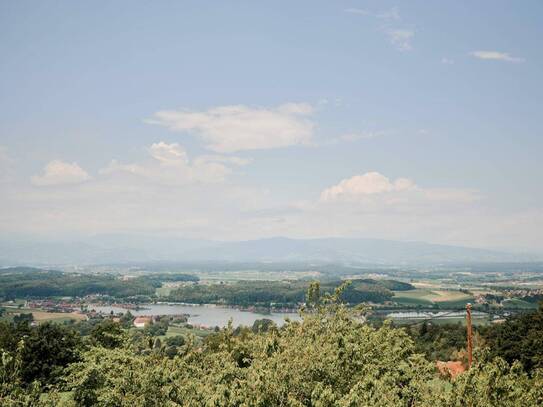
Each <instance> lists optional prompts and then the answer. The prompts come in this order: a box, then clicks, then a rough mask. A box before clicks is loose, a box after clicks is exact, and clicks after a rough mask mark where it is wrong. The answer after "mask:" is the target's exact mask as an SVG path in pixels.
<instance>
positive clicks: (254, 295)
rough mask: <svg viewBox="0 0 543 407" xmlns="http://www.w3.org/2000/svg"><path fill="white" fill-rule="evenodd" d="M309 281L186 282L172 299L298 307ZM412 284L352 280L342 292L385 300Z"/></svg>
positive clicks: (327, 286) (356, 298)
mask: <svg viewBox="0 0 543 407" xmlns="http://www.w3.org/2000/svg"><path fill="white" fill-rule="evenodd" d="M309 285H310V282H309V281H306V280H298V281H236V282H234V283H231V284H213V285H203V284H198V285H187V286H183V287H179V288H177V289H175V290H173V291H171V292H170V294H169V296H168V297H167V298H168V300H169V301H172V302H174V301H175V302H184V303H194V304H225V305H239V306H248V305H256V306H265V307H270V306H285V307H297V305H298V304H299V303H302V302H303V301H304V297H305V292H306V290H307V288H308V286H309ZM340 285H341V281H328V282H325V283H323V284H322V286H321V288H322V290H323V291H324V292H333V291H334V290H335V289H336V288H337V287H338V286H340ZM413 288H414V287H413V286H412V285H411V284H408V283H403V282H400V281H395V280H372V279H360V280H353V281H352V284H350V285H349V286H348V287H346V288H345V290H343V291H342V300H343V301H345V302H346V303H349V304H359V303H362V302H374V303H382V302H384V301H390V300H391V299H392V296H393V295H394V294H393V293H392V290H411V289H413Z"/></svg>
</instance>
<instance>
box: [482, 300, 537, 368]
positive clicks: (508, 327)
mask: <svg viewBox="0 0 543 407" xmlns="http://www.w3.org/2000/svg"><path fill="white" fill-rule="evenodd" d="M482 334H483V336H484V338H485V340H486V341H487V343H488V345H489V348H490V349H491V355H492V356H499V357H501V358H503V359H505V360H506V361H507V362H509V363H512V362H513V361H515V360H518V361H520V362H521V363H522V365H523V366H524V368H525V369H526V370H527V371H529V372H531V371H533V370H535V369H538V368H539V369H543V303H540V307H539V310H538V311H537V312H531V313H527V314H523V315H519V316H515V317H510V318H509V319H508V320H507V322H506V323H502V324H498V325H494V326H491V327H488V328H486V329H483V330H482Z"/></svg>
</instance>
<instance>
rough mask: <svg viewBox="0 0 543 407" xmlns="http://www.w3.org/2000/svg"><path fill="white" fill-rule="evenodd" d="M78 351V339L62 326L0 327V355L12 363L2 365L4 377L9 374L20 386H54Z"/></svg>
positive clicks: (4, 325)
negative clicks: (36, 383)
mask: <svg viewBox="0 0 543 407" xmlns="http://www.w3.org/2000/svg"><path fill="white" fill-rule="evenodd" d="M80 349H81V339H80V337H79V336H78V335H77V334H76V332H74V331H73V330H71V329H69V328H66V327H64V326H62V325H58V324H53V323H44V324H41V325H39V326H37V327H30V326H28V324H24V323H23V324H18V325H14V324H7V323H2V324H0V352H3V354H4V356H5V358H7V359H6V360H12V361H13V364H10V363H7V364H5V365H4V374H6V371H10V372H11V375H12V379H13V380H16V381H17V382H18V383H21V385H24V386H28V385H30V384H31V383H32V382H34V381H39V382H40V383H41V384H53V383H56V382H58V380H59V379H60V377H61V375H62V373H63V369H64V368H65V367H66V366H67V365H68V364H70V363H73V362H75V361H77V360H78V358H79V351H80ZM13 375H15V376H13Z"/></svg>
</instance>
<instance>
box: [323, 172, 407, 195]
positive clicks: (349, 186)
mask: <svg viewBox="0 0 543 407" xmlns="http://www.w3.org/2000/svg"><path fill="white" fill-rule="evenodd" d="M415 188H416V185H415V184H414V183H413V181H411V180H410V179H407V178H398V179H396V180H395V181H393V182H392V181H390V179H388V178H387V177H385V176H384V175H382V174H380V173H378V172H367V173H365V174H363V175H355V176H353V177H351V178H347V179H344V180H342V181H340V182H339V184H337V185H334V186H332V187H330V188H326V189H325V190H324V191H322V193H321V201H323V202H333V201H340V200H347V201H350V200H356V199H357V198H360V197H363V196H365V195H372V194H382V193H385V192H393V191H396V192H398V191H407V190H411V189H415Z"/></svg>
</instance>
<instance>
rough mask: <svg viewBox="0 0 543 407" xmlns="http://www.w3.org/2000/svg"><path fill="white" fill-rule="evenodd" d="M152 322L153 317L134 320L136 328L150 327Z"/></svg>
mask: <svg viewBox="0 0 543 407" xmlns="http://www.w3.org/2000/svg"><path fill="white" fill-rule="evenodd" d="M151 321H152V319H151V317H136V319H134V326H135V327H136V328H145V326H146V325H149V324H150V323H151Z"/></svg>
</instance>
